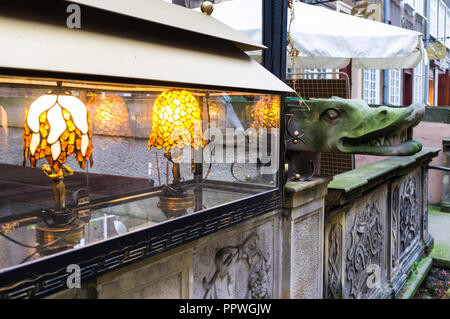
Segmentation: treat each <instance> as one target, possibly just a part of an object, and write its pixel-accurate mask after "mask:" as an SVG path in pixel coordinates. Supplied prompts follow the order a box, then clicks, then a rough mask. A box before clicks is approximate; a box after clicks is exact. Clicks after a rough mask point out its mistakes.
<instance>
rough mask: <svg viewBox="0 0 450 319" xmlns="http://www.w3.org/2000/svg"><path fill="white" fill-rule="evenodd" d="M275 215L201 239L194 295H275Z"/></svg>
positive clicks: (195, 269)
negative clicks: (261, 221)
mask: <svg viewBox="0 0 450 319" xmlns="http://www.w3.org/2000/svg"><path fill="white" fill-rule="evenodd" d="M274 224H276V221H275V219H274V218H269V219H267V220H266V221H265V222H264V223H262V224H261V225H259V226H249V225H247V226H245V225H244V226H241V227H236V228H234V229H233V230H229V231H226V232H224V233H217V234H214V235H212V236H209V237H206V238H204V239H202V240H201V242H200V243H199V245H198V246H197V248H196V251H195V253H194V298H205V299H209V298H219V299H223V298H225V299H227V298H241V299H242V298H245V299H247V298H248V299H265V298H273V297H274V296H273V283H274V269H273V258H274V245H275V243H274V229H275V226H274Z"/></svg>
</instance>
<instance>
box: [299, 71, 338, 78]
mask: <svg viewBox="0 0 450 319" xmlns="http://www.w3.org/2000/svg"><path fill="white" fill-rule="evenodd" d="M304 72H305V73H312V74H311V75H305V79H331V78H333V74H325V73H331V72H333V70H332V69H305V70H304Z"/></svg>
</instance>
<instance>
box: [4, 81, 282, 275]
mask: <svg viewBox="0 0 450 319" xmlns="http://www.w3.org/2000/svg"><path fill="white" fill-rule="evenodd" d="M2 81H3V82H8V84H1V85H0V148H1V149H2V152H0V225H2V228H1V229H2V232H3V234H4V235H6V236H8V237H11V238H13V239H15V240H17V241H19V242H21V243H23V244H25V245H27V246H36V245H43V244H48V243H49V242H53V241H55V242H54V243H53V244H52V245H49V246H48V247H46V248H45V249H42V250H40V249H38V250H36V249H34V248H25V247H22V246H20V245H17V244H15V243H13V242H12V241H11V240H8V239H7V238H5V237H0V269H1V268H4V267H9V266H14V265H17V264H20V263H23V262H27V261H29V260H33V259H37V258H39V257H41V256H44V255H48V254H52V253H54V252H56V251H61V250H65V249H72V248H74V247H81V246H84V245H88V244H92V243H94V242H97V241H99V240H103V239H107V238H111V237H114V236H117V235H119V234H123V233H127V232H130V231H133V230H136V229H140V228H143V227H149V226H152V225H155V224H158V223H160V222H163V221H167V220H169V219H173V218H180V217H182V216H184V215H188V214H192V213H194V212H198V211H201V210H204V209H208V208H212V207H217V206H219V205H224V204H226V203H229V202H231V201H235V200H238V199H242V198H246V197H249V196H251V195H254V194H258V193H262V192H265V191H268V190H272V189H274V188H276V187H278V185H277V181H278V179H277V176H278V167H279V165H278V159H279V142H278V141H279V120H280V96H277V95H269V94H252V93H240V92H230V91H227V92H224V91H214V90H198V89H188V88H185V89H179V88H171V87H152V86H145V87H143V86H118V85H112V84H104V83H80V82H73V83H69V82H63V83H62V86H56V82H55V81H51V82H46V81H41V80H39V81H37V80H36V79H22V80H20V81H17V80H12V79H3V80H2ZM20 83H26V84H20ZM36 83H38V84H36ZM44 216H48V217H45V218H44ZM63 224H67V225H64V226H62V225H63ZM75 224H76V225H77V226H76V227H75V226H74V225H75ZM55 225H56V228H58V227H59V228H60V229H62V230H63V231H60V232H59V233H58V234H56V233H55V228H52V227H53V226H55ZM61 234H66V237H64V236H63V235H61ZM61 236H63V237H62V239H61Z"/></svg>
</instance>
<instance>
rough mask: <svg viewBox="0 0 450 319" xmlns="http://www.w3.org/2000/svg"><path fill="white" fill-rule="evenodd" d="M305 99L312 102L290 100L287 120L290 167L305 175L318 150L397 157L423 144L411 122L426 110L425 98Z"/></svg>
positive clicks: (416, 120) (409, 152)
mask: <svg viewBox="0 0 450 319" xmlns="http://www.w3.org/2000/svg"><path fill="white" fill-rule="evenodd" d="M306 103H307V107H306V106H305V105H303V106H302V105H299V104H297V103H295V102H290V103H289V104H288V112H287V113H289V114H292V116H291V117H290V119H288V124H287V129H288V135H289V136H290V137H289V138H288V141H287V149H288V152H289V153H288V159H289V166H290V170H293V171H295V172H297V173H300V174H302V175H303V174H305V173H307V172H309V170H310V164H309V162H308V160H313V161H316V160H317V156H316V152H334V153H336V152H338V153H353V154H368V155H383V156H393V155H412V154H415V153H417V152H419V151H420V150H421V149H422V144H421V143H420V142H418V141H416V140H413V139H411V137H412V127H413V126H415V125H417V124H418V123H419V122H420V121H421V120H422V118H423V115H424V113H425V108H424V106H423V105H422V104H420V103H416V104H413V105H411V106H409V107H401V108H398V107H395V108H394V107H387V106H380V107H370V106H369V105H368V104H367V103H366V102H364V101H362V100H356V99H342V98H338V97H333V98H331V99H310V100H308V101H307V102H306ZM308 108H309V110H308ZM300 131H303V135H299V134H298V132H300ZM295 132H297V134H294V133H295ZM296 135H297V136H298V137H296ZM305 161H306V162H307V163H305Z"/></svg>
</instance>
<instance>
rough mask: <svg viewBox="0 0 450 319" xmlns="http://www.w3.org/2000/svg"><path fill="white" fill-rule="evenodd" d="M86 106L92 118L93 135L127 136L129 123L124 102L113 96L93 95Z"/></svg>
mask: <svg viewBox="0 0 450 319" xmlns="http://www.w3.org/2000/svg"><path fill="white" fill-rule="evenodd" d="M86 106H87V108H88V110H89V113H90V114H91V116H92V131H93V132H94V134H104V135H110V136H129V135H130V134H131V132H130V123H129V120H128V108H127V105H126V104H125V101H124V100H123V99H122V98H121V97H120V96H117V95H115V94H93V95H92V96H91V97H90V98H89V100H88V102H87V103H86Z"/></svg>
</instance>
